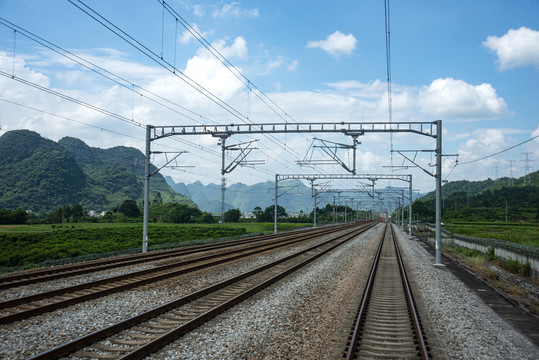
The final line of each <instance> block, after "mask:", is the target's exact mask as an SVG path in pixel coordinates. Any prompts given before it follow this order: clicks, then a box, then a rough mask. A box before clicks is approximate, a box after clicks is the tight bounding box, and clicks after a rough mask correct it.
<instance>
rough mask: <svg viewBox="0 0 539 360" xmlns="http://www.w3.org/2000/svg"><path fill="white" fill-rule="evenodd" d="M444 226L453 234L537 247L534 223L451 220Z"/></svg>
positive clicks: (537, 229)
mask: <svg viewBox="0 0 539 360" xmlns="http://www.w3.org/2000/svg"><path fill="white" fill-rule="evenodd" d="M444 228H445V229H447V230H449V231H451V232H452V233H455V234H460V235H466V236H475V237H478V238H484V239H499V240H507V241H512V242H515V243H518V244H522V245H527V246H533V247H539V226H538V224H536V223H506V222H461V221H451V222H449V223H446V224H445V225H444Z"/></svg>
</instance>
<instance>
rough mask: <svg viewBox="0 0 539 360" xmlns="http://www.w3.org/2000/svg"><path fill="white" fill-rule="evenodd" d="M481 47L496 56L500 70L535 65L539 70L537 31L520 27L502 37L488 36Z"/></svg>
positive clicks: (538, 32)
mask: <svg viewBox="0 0 539 360" xmlns="http://www.w3.org/2000/svg"><path fill="white" fill-rule="evenodd" d="M482 45H483V46H485V47H487V48H489V49H490V50H492V51H495V52H496V54H497V55H498V62H499V67H500V70H507V69H514V68H517V67H522V66H527V65H535V66H536V67H538V68H539V31H535V30H532V29H528V28H527V27H521V28H520V29H517V30H515V29H510V30H509V31H508V32H507V34H505V35H503V36H502V37H497V36H489V37H487V40H485V41H483V44H482Z"/></svg>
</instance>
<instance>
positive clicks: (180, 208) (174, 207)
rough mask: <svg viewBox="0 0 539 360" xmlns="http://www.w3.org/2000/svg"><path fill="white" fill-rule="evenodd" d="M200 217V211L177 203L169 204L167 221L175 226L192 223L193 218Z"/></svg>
mask: <svg viewBox="0 0 539 360" xmlns="http://www.w3.org/2000/svg"><path fill="white" fill-rule="evenodd" d="M200 215H202V211H200V209H197V208H192V207H189V206H187V205H185V204H178V203H174V204H171V209H170V211H169V213H168V217H169V220H170V221H171V222H173V223H176V224H184V223H188V222H192V220H193V218H195V217H197V216H200Z"/></svg>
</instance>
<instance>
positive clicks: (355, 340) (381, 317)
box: [346, 225, 430, 359]
mask: <svg viewBox="0 0 539 360" xmlns="http://www.w3.org/2000/svg"><path fill="white" fill-rule="evenodd" d="M370 358H373V359H383V358H386V359H416V358H417V359H429V358H430V354H429V349H428V347H427V343H426V340H425V337H424V333H423V330H422V327H421V322H420V319H419V315H418V314H417V311H416V307H415V304H414V300H413V298H412V294H411V291H410V286H409V283H408V279H407V277H406V271H405V269H404V266H403V262H402V258H401V256H400V251H399V249H398V245H397V241H396V239H395V237H394V235H393V231H392V228H391V225H386V229H385V230H384V234H383V235H382V240H381V243H380V246H379V248H378V251H377V254H376V257H375V260H374V263H373V266H372V270H371V273H370V275H369V279H368V281H367V285H366V288H365V292H364V295H363V298H362V301H361V305H360V308H359V311H358V314H357V317H356V323H355V325H354V327H353V331H352V333H351V336H350V342H349V344H348V345H347V350H346V359H370Z"/></svg>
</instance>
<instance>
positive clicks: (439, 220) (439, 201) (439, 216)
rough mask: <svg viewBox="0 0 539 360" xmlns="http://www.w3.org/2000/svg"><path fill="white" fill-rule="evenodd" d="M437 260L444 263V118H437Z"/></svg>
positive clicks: (439, 263)
mask: <svg viewBox="0 0 539 360" xmlns="http://www.w3.org/2000/svg"><path fill="white" fill-rule="evenodd" d="M435 152H436V176H435V178H436V262H435V265H442V120H436V150H435Z"/></svg>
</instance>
